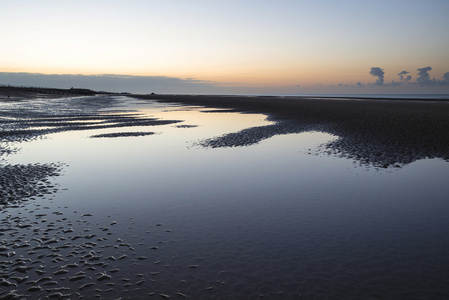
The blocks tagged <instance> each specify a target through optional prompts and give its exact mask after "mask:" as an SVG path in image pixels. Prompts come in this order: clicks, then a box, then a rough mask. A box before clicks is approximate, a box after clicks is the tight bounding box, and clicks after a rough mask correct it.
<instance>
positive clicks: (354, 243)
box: [8, 100, 449, 299]
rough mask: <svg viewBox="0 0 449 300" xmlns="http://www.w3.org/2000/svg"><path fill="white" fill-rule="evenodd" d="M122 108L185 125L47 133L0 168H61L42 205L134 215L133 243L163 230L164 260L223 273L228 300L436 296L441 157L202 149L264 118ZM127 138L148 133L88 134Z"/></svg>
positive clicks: (440, 262) (269, 144)
mask: <svg viewBox="0 0 449 300" xmlns="http://www.w3.org/2000/svg"><path fill="white" fill-rule="evenodd" d="M119 109H122V108H119ZM126 109H132V110H139V111H140V112H143V113H144V114H145V115H147V116H154V117H157V118H162V119H166V120H183V121H184V122H182V123H176V124H170V125H162V126H147V127H132V128H131V127H130V128H126V127H125V128H109V129H103V130H84V131H73V132H64V133H57V134H52V135H49V136H48V138H47V139H44V140H39V141H33V142H29V143H23V144H22V150H21V152H20V153H18V154H15V155H13V156H11V157H9V158H8V160H9V161H10V163H29V162H43V163H45V162H55V161H60V162H64V163H67V164H68V166H67V167H65V169H64V172H63V176H61V177H60V178H58V182H59V184H60V185H61V188H64V189H65V188H66V189H67V190H62V191H60V192H59V193H58V194H57V195H56V196H55V199H54V201H53V204H52V205H57V206H59V207H61V206H67V207H68V208H69V209H70V210H84V211H89V212H91V213H93V214H94V215H95V216H97V217H98V218H101V217H107V216H108V215H114V218H115V219H117V220H126V219H129V218H133V220H134V222H136V224H137V226H135V227H134V229H133V231H132V233H128V234H132V235H135V236H139V235H141V234H143V229H141V228H145V226H146V225H147V224H149V223H151V224H153V223H157V222H161V223H164V225H167V226H169V227H170V228H171V229H172V230H173V235H172V238H173V240H175V241H176V247H174V248H173V249H172V250H170V251H171V252H170V251H168V250H167V251H168V252H167V255H170V256H173V255H178V256H182V257H188V258H190V259H191V260H192V261H194V260H200V261H201V262H202V263H203V264H204V265H205V266H206V267H204V268H203V269H202V270H200V271H199V272H198V273H197V275H196V276H198V277H196V279H197V280H198V281H200V282H201V281H204V280H206V279H207V278H209V277H210V276H212V275H211V274H213V276H212V277H214V276H215V277H217V276H218V275H217V274H220V272H222V271H228V272H232V274H233V275H232V276H231V277H230V279H229V282H231V283H232V282H234V283H235V285H230V286H228V287H227V288H226V287H222V290H219V291H221V293H228V294H232V293H237V294H238V293H239V292H238V289H237V288H236V285H237V286H238V282H239V280H242V282H243V283H244V285H248V284H252V285H255V286H257V287H258V288H260V289H263V287H264V286H267V285H268V286H272V289H271V290H270V291H273V292H274V291H284V293H285V294H284V295H286V296H285V297H286V298H289V297H292V298H293V295H298V294H301V293H302V294H303V295H309V296H311V297H312V296H315V295H345V294H346V295H350V296H351V297H360V296H366V295H381V296H385V297H386V298H387V299H390V298H391V299H393V298H395V297H394V296H397V298H398V299H399V298H401V297H402V298H405V296H404V295H406V294H401V293H402V292H404V293H406V292H407V291H415V292H416V290H414V289H418V290H419V291H420V292H423V293H424V294H426V293H427V292H428V293H430V291H431V290H433V292H437V293H439V292H441V293H444V292H446V291H448V290H447V289H448V288H447V287H448V286H449V285H447V284H446V283H447V275H448V274H447V270H448V267H449V258H448V257H447V255H443V254H444V253H445V251H446V250H447V247H448V246H449V242H448V241H447V239H446V237H447V236H448V234H449V220H448V218H447V215H448V213H449V203H448V202H447V200H446V197H447V195H448V194H449V186H448V185H447V178H448V175H449V164H448V163H447V162H444V161H442V160H421V161H417V162H415V163H412V164H410V165H407V166H404V167H403V168H401V169H391V168H390V169H386V170H378V169H375V168H371V169H370V168H367V167H366V166H364V167H360V166H358V165H357V163H355V162H354V161H352V160H350V159H346V158H338V157H335V156H328V155H326V154H318V155H317V154H310V153H309V152H311V153H316V152H314V151H310V149H312V150H313V149H316V147H318V146H319V145H321V144H323V143H326V142H328V141H330V140H333V139H336V138H337V137H334V136H331V135H328V134H324V133H319V132H308V133H300V134H288V135H281V136H275V137H272V138H270V139H267V140H264V141H262V142H260V143H258V144H256V145H252V146H248V147H234V148H215V149H211V148H204V147H202V146H199V145H198V141H200V140H202V139H208V138H212V137H216V136H220V135H223V134H226V133H231V132H237V131H240V130H242V129H245V128H248V127H253V126H261V125H267V124H271V123H270V122H269V121H266V120H265V116H263V115H256V114H238V113H230V112H223V113H218V112H213V113H212V112H202V111H204V110H206V109H204V108H187V109H182V107H178V106H167V105H163V104H160V103H151V102H143V101H136V100H132V101H131V104H130V105H129V106H128V107H127V108H126ZM178 125H196V127H189V128H182V127H181V128H180V127H177V126H178ZM133 131H144V132H146V131H148V132H155V133H156V134H154V135H150V136H142V137H118V138H97V139H92V138H89V136H91V135H96V134H103V133H114V132H133ZM119 230H120V229H119ZM123 230H124V231H126V229H125V228H124V229H123ZM206 262H209V263H206ZM177 275H179V274H172V276H174V277H176V276H177ZM179 276H181V277H182V276H183V275H179ZM401 276H402V277H401ZM279 278H282V280H280V279H279ZM398 278H400V279H398ZM445 278H446V279H445ZM417 282H419V283H420V285H419V286H417V285H416V283H417ZM167 284H168V283H167ZM431 287H432V288H431ZM339 289H343V290H344V291H341V290H339ZM376 293H377V294H376ZM395 293H399V294H395ZM240 294H241V295H244V294H245V292H244V291H241V292H240ZM418 295H423V294H419V293H418Z"/></svg>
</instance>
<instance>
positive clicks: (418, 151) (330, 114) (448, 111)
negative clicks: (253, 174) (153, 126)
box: [134, 95, 449, 168]
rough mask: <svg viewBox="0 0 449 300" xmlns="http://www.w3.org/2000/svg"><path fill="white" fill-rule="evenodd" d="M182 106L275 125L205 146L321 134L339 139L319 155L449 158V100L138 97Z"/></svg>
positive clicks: (376, 159) (395, 160)
mask: <svg viewBox="0 0 449 300" xmlns="http://www.w3.org/2000/svg"><path fill="white" fill-rule="evenodd" d="M134 97H138V98H141V99H151V100H157V101H162V102H169V103H181V104H184V105H203V106H206V107H211V108H212V107H213V108H225V109H231V110H232V111H240V112H245V113H262V114H266V115H267V116H268V118H269V119H270V120H272V121H275V122H276V124H274V125H268V126H262V127H254V128H249V129H245V130H243V131H241V132H238V133H231V134H229V135H224V136H221V137H217V138H214V139H209V140H207V141H205V142H204V143H203V145H204V146H209V147H233V146H244V145H250V144H254V143H257V142H259V141H261V140H263V139H266V138H269V137H271V136H274V135H277V134H289V133H299V132H304V131H322V132H326V133H330V134H333V135H336V136H338V137H339V139H337V140H336V141H333V142H331V143H329V144H327V145H324V146H323V149H321V151H326V152H328V153H329V154H332V155H339V156H344V157H350V158H353V159H354V160H356V161H357V162H360V163H362V164H368V165H374V166H376V167H384V168H386V167H391V166H396V167H399V166H401V165H404V164H408V163H411V162H413V161H416V160H418V159H423V158H442V159H445V160H449V136H448V132H449V100H447V101H444V100H438V99H434V100H432V99H426V100H423V101H416V100H408V99H385V98H383V99H364V98H359V99H355V98H353V99H349V98H311V97H245V96H191V95H134Z"/></svg>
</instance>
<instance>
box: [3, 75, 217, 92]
mask: <svg viewBox="0 0 449 300" xmlns="http://www.w3.org/2000/svg"><path fill="white" fill-rule="evenodd" d="M0 84H9V85H17V86H33V87H54V88H71V87H82V88H88V89H92V90H96V91H108V92H132V93H151V92H155V93H211V92H213V91H216V89H217V88H219V84H218V83H214V82H210V81H204V80H198V79H195V78H176V77H165V76H131V75H116V74H101V75H73V74H52V75H47V74H40V73H1V72H0Z"/></svg>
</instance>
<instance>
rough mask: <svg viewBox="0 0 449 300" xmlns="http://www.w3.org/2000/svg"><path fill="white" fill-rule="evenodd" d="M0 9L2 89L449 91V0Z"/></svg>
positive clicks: (41, 4) (170, 1)
mask: <svg viewBox="0 0 449 300" xmlns="http://www.w3.org/2000/svg"><path fill="white" fill-rule="evenodd" d="M0 12H2V14H1V16H2V26H0V84H12V85H31V86H51V87H61V88H70V87H72V86H76V87H85V88H92V89H95V90H108V91H125V92H136V93H150V92H156V93H199V94H201V93H223V94H246V93H248V94H314V93H318V94H326V93H340V94H346V93H350V94H365V93H366V94H372V93H410V94H419V93H447V94H449V18H448V13H449V1H448V0H426V1H423V0H419V1H418V0H406V1H405V0H388V1H387V0H376V1H362V0H340V1H335V0H314V1H309V0H307V1H305V0H304V1H303V0H276V1H274V0H270V1H268V0H245V1H242V0H226V1H224V0H222V1H216V0H188V1H187V0H159V1H156V0H155V1H153V0H126V1H124V0H107V1H106V0H104V1H98V0H76V1H71V0H65V1H60V0H40V1H34V0H14V1H8V0H0ZM80 85H82V86H80Z"/></svg>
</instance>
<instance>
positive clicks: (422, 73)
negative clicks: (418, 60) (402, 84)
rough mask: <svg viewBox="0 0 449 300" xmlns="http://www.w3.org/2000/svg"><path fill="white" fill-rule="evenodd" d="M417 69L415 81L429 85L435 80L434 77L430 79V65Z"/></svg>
mask: <svg viewBox="0 0 449 300" xmlns="http://www.w3.org/2000/svg"><path fill="white" fill-rule="evenodd" d="M417 70H418V78H416V83H418V84H423V85H431V84H432V83H434V82H435V79H433V80H431V79H430V75H429V71H430V70H432V67H425V68H420V69H417Z"/></svg>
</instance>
